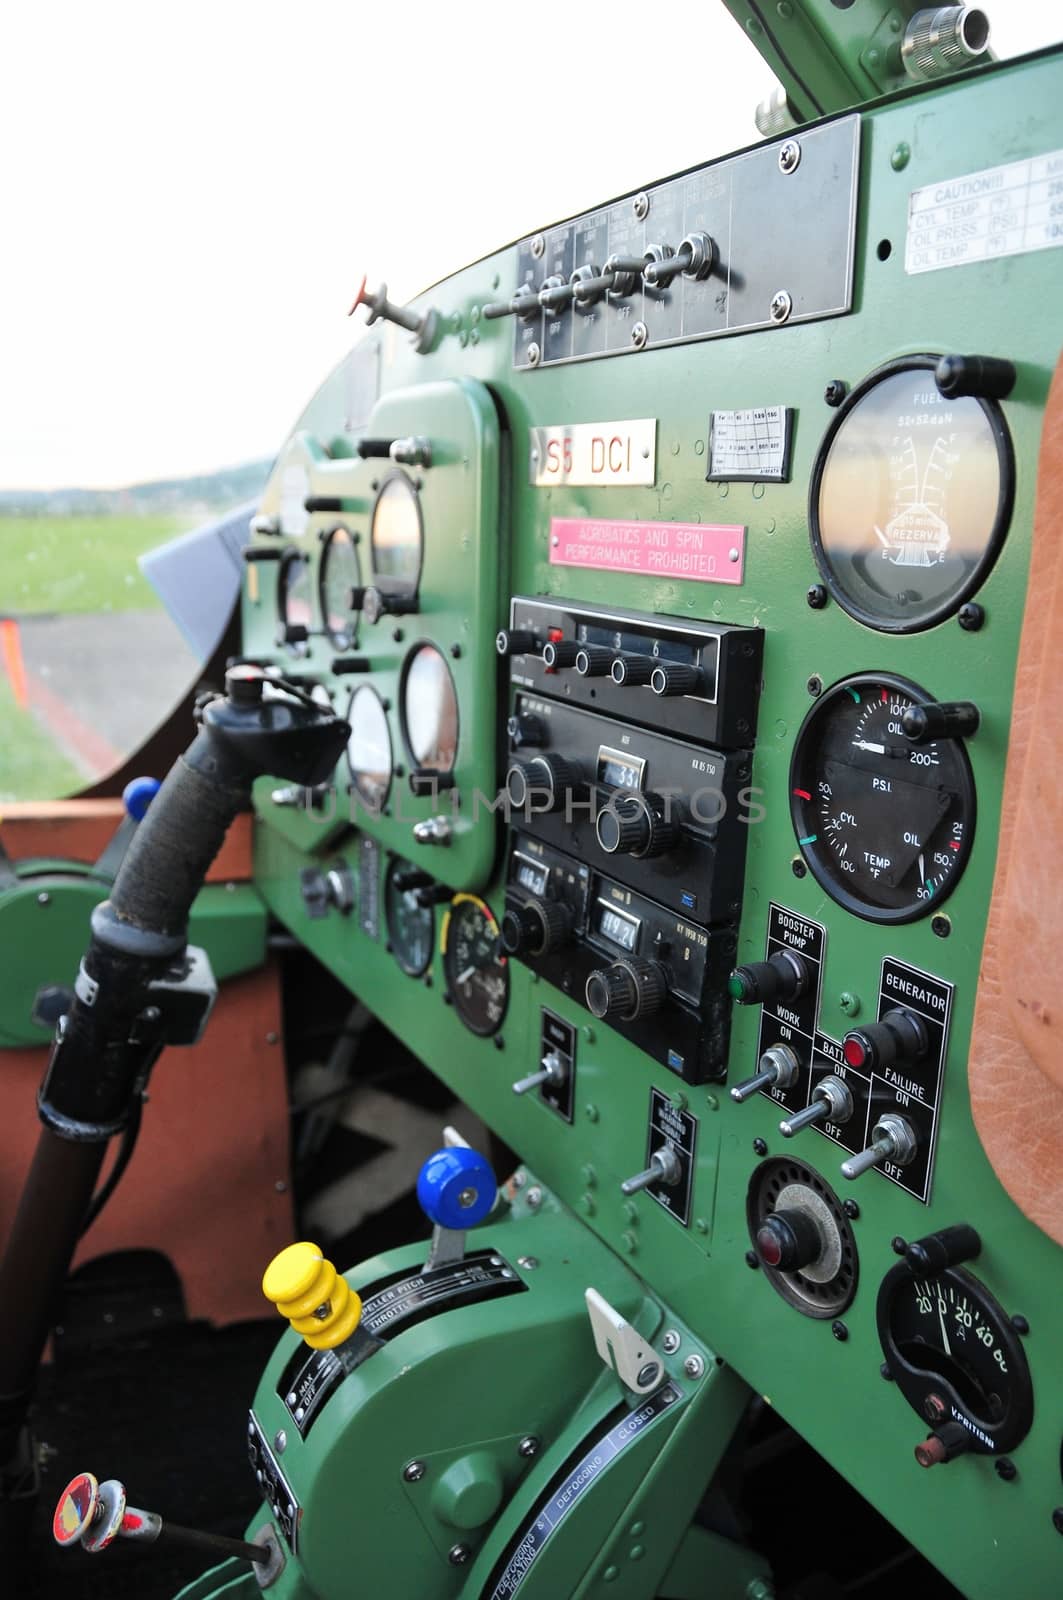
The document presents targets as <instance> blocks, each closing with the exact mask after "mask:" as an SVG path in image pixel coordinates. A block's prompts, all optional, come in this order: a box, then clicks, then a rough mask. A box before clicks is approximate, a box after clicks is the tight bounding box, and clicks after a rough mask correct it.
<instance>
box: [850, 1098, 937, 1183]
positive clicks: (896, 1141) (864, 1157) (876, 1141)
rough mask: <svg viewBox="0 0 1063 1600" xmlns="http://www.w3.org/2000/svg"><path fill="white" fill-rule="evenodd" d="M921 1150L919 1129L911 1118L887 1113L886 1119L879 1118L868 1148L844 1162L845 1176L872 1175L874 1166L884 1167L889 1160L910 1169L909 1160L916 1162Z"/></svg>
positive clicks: (872, 1131) (884, 1117) (883, 1117)
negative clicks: (870, 1173) (871, 1171)
mask: <svg viewBox="0 0 1063 1600" xmlns="http://www.w3.org/2000/svg"><path fill="white" fill-rule="evenodd" d="M918 1148H919V1141H918V1139H917V1138H916V1136H915V1130H914V1129H913V1127H912V1125H911V1123H910V1122H909V1121H908V1120H907V1118H906V1117H898V1116H895V1115H894V1114H893V1113H892V1112H887V1113H886V1115H885V1116H882V1117H879V1119H878V1121H877V1122H876V1123H875V1126H874V1127H873V1128H872V1130H871V1143H870V1144H869V1145H868V1147H867V1149H866V1150H861V1152H860V1154H859V1155H856V1156H850V1158H849V1160H848V1161H843V1162H842V1177H843V1178H858V1177H859V1176H860V1174H861V1173H862V1172H868V1171H870V1169H871V1168H872V1167H878V1166H881V1165H882V1164H883V1162H886V1161H892V1162H893V1163H894V1164H895V1165H896V1166H898V1167H906V1166H907V1165H908V1163H909V1161H911V1160H913V1159H914V1157H915V1152H916V1150H917V1149H918Z"/></svg>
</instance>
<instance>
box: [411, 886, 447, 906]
mask: <svg viewBox="0 0 1063 1600" xmlns="http://www.w3.org/2000/svg"><path fill="white" fill-rule="evenodd" d="M414 898H415V900H416V901H417V904H418V905H419V906H420V907H421V909H422V910H424V911H427V910H428V908H429V907H430V906H441V905H445V904H446V902H447V901H448V900H453V898H454V893H453V890H451V889H448V888H447V886H446V884H443V883H429V884H427V885H426V886H425V887H424V888H423V889H418V890H417V891H416V893H415V895H414Z"/></svg>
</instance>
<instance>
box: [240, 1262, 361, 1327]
mask: <svg viewBox="0 0 1063 1600" xmlns="http://www.w3.org/2000/svg"><path fill="white" fill-rule="evenodd" d="M262 1293H263V1294H264V1295H265V1297H266V1299H267V1300H269V1301H271V1302H272V1303H273V1305H275V1306H276V1307H277V1310H278V1311H279V1312H280V1314H281V1316H282V1317H287V1319H288V1321H289V1322H290V1323H291V1325H292V1327H293V1328H294V1329H295V1331H296V1333H301V1334H302V1336H303V1338H304V1339H305V1340H306V1342H307V1344H308V1345H309V1346H310V1348H311V1349H312V1350H334V1349H335V1347H336V1346H337V1345H338V1344H342V1343H343V1341H344V1340H345V1339H349V1338H350V1337H351V1334H352V1333H353V1332H354V1330H355V1328H357V1326H358V1324H359V1322H360V1321H361V1320H362V1302H361V1298H360V1296H359V1295H357V1294H356V1293H355V1291H354V1290H353V1289H352V1288H351V1286H350V1284H349V1283H348V1282H347V1280H346V1278H344V1277H342V1276H341V1275H340V1274H339V1273H338V1272H337V1271H336V1268H335V1267H334V1266H333V1265H332V1262H331V1261H326V1260H325V1257H324V1256H323V1255H322V1254H321V1250H320V1247H319V1246H318V1245H316V1244H310V1243H309V1241H307V1240H304V1241H302V1242H301V1243H299V1244H290V1245H289V1246H288V1248H287V1249H286V1250H282V1251H281V1252H280V1254H279V1255H276V1256H274V1257H273V1260H272V1261H271V1262H270V1264H269V1266H268V1267H267V1268H266V1270H265V1272H264V1273H263V1276H262Z"/></svg>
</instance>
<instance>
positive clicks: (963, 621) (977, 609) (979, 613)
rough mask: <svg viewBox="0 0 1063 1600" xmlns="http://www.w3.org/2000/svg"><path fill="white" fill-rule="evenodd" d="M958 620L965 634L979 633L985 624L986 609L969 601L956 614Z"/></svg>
mask: <svg viewBox="0 0 1063 1600" xmlns="http://www.w3.org/2000/svg"><path fill="white" fill-rule="evenodd" d="M956 620H957V622H958V623H959V625H960V627H961V628H962V629H963V630H964V632H965V633H977V632H978V630H979V628H981V627H982V625H983V623H984V622H985V607H984V606H980V605H978V604H976V602H975V601H973V600H971V601H968V603H967V604H966V605H965V606H961V607H960V609H959V611H958V612H957V613H956Z"/></svg>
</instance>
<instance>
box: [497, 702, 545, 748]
mask: <svg viewBox="0 0 1063 1600" xmlns="http://www.w3.org/2000/svg"><path fill="white" fill-rule="evenodd" d="M506 732H507V733H508V734H509V739H510V743H511V744H512V745H513V747H514V749H516V750H522V749H527V748H528V747H531V748H535V747H536V746H538V745H543V744H545V743H546V723H545V722H544V721H543V719H542V717H537V716H535V715H534V714H533V713H532V712H530V711H519V712H517V713H516V715H515V716H512V717H510V718H509V721H508V722H507V723H506Z"/></svg>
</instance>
